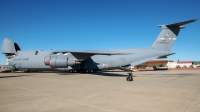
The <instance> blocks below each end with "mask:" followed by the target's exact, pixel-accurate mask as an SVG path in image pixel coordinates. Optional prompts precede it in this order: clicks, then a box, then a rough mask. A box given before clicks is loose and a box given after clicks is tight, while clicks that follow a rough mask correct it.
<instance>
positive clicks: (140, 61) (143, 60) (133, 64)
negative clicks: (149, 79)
mask: <svg viewBox="0 0 200 112" xmlns="http://www.w3.org/2000/svg"><path fill="white" fill-rule="evenodd" d="M172 54H175V53H170V54H167V55H163V56H159V57H157V56H156V57H150V58H144V59H141V60H139V61H135V62H132V63H131V66H132V67H134V66H136V65H139V64H141V63H144V62H147V61H149V60H152V59H160V58H167V56H170V55H172Z"/></svg>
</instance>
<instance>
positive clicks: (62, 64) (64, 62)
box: [44, 55, 81, 68]
mask: <svg viewBox="0 0 200 112" xmlns="http://www.w3.org/2000/svg"><path fill="white" fill-rule="evenodd" d="M44 64H45V65H47V66H50V67H51V68H66V67H68V66H73V65H77V64H81V62H79V61H78V60H76V59H74V58H70V57H68V56H66V55H52V56H46V57H45V58H44Z"/></svg>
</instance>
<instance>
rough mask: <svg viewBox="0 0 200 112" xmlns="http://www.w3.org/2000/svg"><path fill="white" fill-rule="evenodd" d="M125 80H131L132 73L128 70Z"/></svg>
mask: <svg viewBox="0 0 200 112" xmlns="http://www.w3.org/2000/svg"><path fill="white" fill-rule="evenodd" d="M126 80H127V81H133V75H132V72H129V73H128V75H127V76H126Z"/></svg>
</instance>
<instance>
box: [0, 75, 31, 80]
mask: <svg viewBox="0 0 200 112" xmlns="http://www.w3.org/2000/svg"><path fill="white" fill-rule="evenodd" d="M31 75H32V74H31ZM31 75H11V76H0V79H3V78H14V77H24V76H31Z"/></svg>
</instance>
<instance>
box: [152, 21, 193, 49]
mask: <svg viewBox="0 0 200 112" xmlns="http://www.w3.org/2000/svg"><path fill="white" fill-rule="evenodd" d="M196 20H197V19H193V20H188V21H183V22H179V23H174V24H168V25H159V27H161V28H162V31H161V32H160V34H159V35H158V37H157V39H156V40H155V42H154V43H153V45H152V46H151V48H153V49H159V50H165V51H170V50H171V48H172V46H173V45H174V42H175V41H176V39H177V36H178V34H179V31H180V29H181V28H184V27H183V26H182V25H184V24H188V23H191V22H194V21H196Z"/></svg>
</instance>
